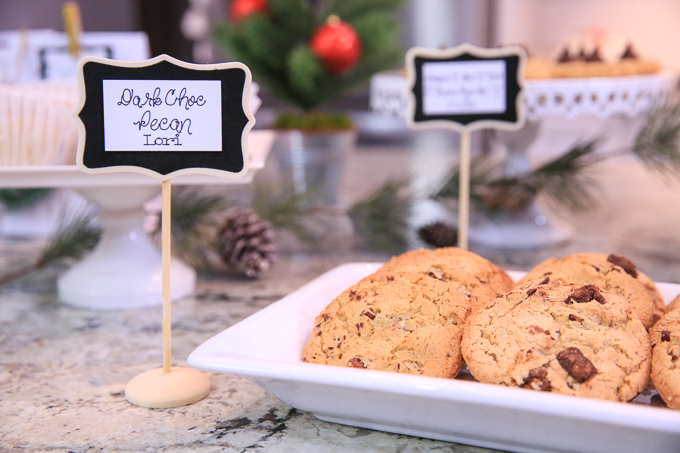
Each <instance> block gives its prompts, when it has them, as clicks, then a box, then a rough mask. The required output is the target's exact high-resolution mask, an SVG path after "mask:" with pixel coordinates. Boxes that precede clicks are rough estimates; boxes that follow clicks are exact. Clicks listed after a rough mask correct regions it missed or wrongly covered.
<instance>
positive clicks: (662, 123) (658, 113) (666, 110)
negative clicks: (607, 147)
mask: <svg viewBox="0 0 680 453" xmlns="http://www.w3.org/2000/svg"><path fill="white" fill-rule="evenodd" d="M679 145H680V104H678V103H674V102H671V101H669V100H667V101H665V102H664V103H663V104H661V105H659V106H657V107H655V108H653V109H651V110H650V111H649V112H648V113H647V116H646V118H645V123H644V125H643V126H642V129H640V132H639V133H638V135H637V137H636V138H635V143H634V145H633V150H632V151H633V153H634V154H635V155H636V156H638V157H639V158H640V160H642V162H643V163H644V164H645V165H646V166H647V167H648V168H649V169H651V170H654V171H659V172H661V173H666V174H676V175H680V149H678V147H679Z"/></svg>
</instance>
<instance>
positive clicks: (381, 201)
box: [348, 179, 414, 252]
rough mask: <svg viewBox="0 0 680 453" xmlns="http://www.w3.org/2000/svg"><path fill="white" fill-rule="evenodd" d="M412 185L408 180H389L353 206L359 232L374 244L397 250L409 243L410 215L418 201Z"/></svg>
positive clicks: (381, 247)
mask: <svg viewBox="0 0 680 453" xmlns="http://www.w3.org/2000/svg"><path fill="white" fill-rule="evenodd" d="M408 186H409V180H408V179H402V180H395V181H387V182H386V183H385V184H383V185H382V186H380V187H379V188H378V189H377V190H376V191H375V192H373V193H371V194H370V195H369V196H368V197H367V198H366V199H364V200H362V201H360V202H358V203H356V204H354V205H353V206H352V207H351V208H350V210H349V212H348V215H349V217H350V218H351V219H352V223H353V225H354V228H355V230H356V232H357V233H358V234H359V235H361V236H363V237H364V238H366V240H367V241H368V243H369V244H370V245H371V246H372V247H375V248H376V249H378V250H382V251H388V252H394V251H398V250H404V249H406V247H407V246H408V230H409V217H410V216H411V212H412V210H413V203H414V197H413V194H411V193H410V192H408V191H407V188H408Z"/></svg>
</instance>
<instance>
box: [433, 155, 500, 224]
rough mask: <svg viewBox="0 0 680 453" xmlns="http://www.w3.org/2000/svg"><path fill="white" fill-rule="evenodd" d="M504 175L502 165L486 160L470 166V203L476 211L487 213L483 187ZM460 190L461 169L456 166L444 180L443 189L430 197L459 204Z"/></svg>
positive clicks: (477, 161)
mask: <svg viewBox="0 0 680 453" xmlns="http://www.w3.org/2000/svg"><path fill="white" fill-rule="evenodd" d="M501 174H502V168H501V165H499V164H495V163H492V162H489V161H486V160H475V161H473V162H472V163H471V164H470V202H471V203H472V205H473V206H474V208H475V209H477V210H481V211H487V209H486V207H485V204H484V197H483V196H482V194H481V192H483V189H482V188H483V187H485V186H487V185H489V184H491V183H492V182H493V181H496V180H497V179H498V178H499V177H500V175H501ZM459 189H460V167H458V166H457V165H456V166H454V167H453V168H452V169H451V171H450V172H449V175H448V176H447V177H446V178H445V179H444V183H443V184H442V185H441V187H440V188H439V189H438V190H437V191H436V192H435V193H434V194H432V195H431V196H430V198H431V199H433V200H436V201H444V200H447V201H448V200H450V201H454V202H457V200H458V194H459Z"/></svg>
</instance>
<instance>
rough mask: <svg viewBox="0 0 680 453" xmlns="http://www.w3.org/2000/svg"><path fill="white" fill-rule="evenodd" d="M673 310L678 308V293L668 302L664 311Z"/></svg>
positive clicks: (679, 308)
mask: <svg viewBox="0 0 680 453" xmlns="http://www.w3.org/2000/svg"><path fill="white" fill-rule="evenodd" d="M674 310H680V294H678V295H677V296H676V297H675V299H673V300H672V301H671V303H670V304H668V307H666V313H670V312H672V311H674Z"/></svg>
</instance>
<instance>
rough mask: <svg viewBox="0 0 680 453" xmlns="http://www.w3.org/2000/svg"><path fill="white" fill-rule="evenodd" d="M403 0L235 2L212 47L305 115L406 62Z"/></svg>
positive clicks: (215, 33) (248, 0) (219, 25)
mask: <svg viewBox="0 0 680 453" xmlns="http://www.w3.org/2000/svg"><path fill="white" fill-rule="evenodd" d="M401 3H402V1H401V0H325V1H323V0H231V2H230V7H229V11H230V14H229V16H230V17H229V21H227V22H224V23H220V24H218V25H217V26H216V27H215V30H214V39H215V42H216V43H217V44H218V45H219V46H220V47H221V48H222V49H223V50H224V51H225V52H226V53H227V54H228V55H229V57H231V58H233V59H235V60H239V61H241V62H243V63H245V64H246V65H247V66H248V67H249V68H250V70H251V72H252V74H253V79H254V80H255V81H257V82H258V83H260V84H261V85H262V86H263V87H264V88H265V89H266V90H267V91H268V92H270V93H271V94H273V95H275V96H277V97H279V98H281V99H283V100H285V101H287V102H289V103H290V104H292V105H294V106H296V107H298V108H299V109H301V110H302V111H309V110H312V109H315V108H317V107H319V106H320V105H322V104H324V103H326V102H327V101H329V100H331V99H333V98H336V97H338V96H340V95H342V94H343V93H346V92H347V91H348V90H351V89H354V88H356V87H358V86H360V85H361V84H362V83H365V82H366V81H367V80H368V79H369V78H370V77H371V75H373V74H374V73H376V72H378V71H382V70H385V69H391V68H395V67H398V66H399V64H400V62H401V60H403V49H402V48H401V46H400V44H399V36H398V35H399V27H398V22H397V21H396V18H395V12H396V10H397V9H398V7H399V6H400V5H401Z"/></svg>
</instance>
